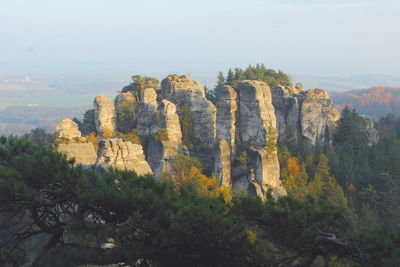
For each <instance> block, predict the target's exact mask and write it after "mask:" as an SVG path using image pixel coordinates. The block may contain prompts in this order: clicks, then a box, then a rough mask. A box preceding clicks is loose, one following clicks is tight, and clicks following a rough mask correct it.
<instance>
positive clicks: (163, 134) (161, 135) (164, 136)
mask: <svg viewBox="0 0 400 267" xmlns="http://www.w3.org/2000/svg"><path fill="white" fill-rule="evenodd" d="M152 136H153V138H154V139H155V140H157V141H159V142H161V141H168V140H169V139H168V132H167V130H166V129H161V130H158V131H157V132H155V133H154V134H153V135H152Z"/></svg>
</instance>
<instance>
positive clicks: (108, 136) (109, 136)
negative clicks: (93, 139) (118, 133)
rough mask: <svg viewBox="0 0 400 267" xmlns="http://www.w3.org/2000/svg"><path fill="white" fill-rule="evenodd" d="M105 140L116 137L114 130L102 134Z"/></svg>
mask: <svg viewBox="0 0 400 267" xmlns="http://www.w3.org/2000/svg"><path fill="white" fill-rule="evenodd" d="M101 135H102V136H103V137H104V138H111V137H114V136H115V132H114V130H111V129H104V130H103V131H102V134H101Z"/></svg>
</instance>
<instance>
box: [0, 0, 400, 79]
mask: <svg viewBox="0 0 400 267" xmlns="http://www.w3.org/2000/svg"><path fill="white" fill-rule="evenodd" d="M399 12H400V1H399V0H363V1H358V0H243V1H239V0H237V1H236V0H186V1H183V0H113V1H112V0H79V1H78V0H25V1H22V0H1V4H0V72H5V73H10V72H53V73H54V72H55V73H61V72H99V73H104V72H113V73H120V72H129V73H144V74H152V73H186V72H193V73H195V72H201V73H210V72H216V71H218V70H225V69H227V68H229V67H234V66H242V67H243V66H246V65H247V64H249V63H252V64H255V63H257V62H260V63H265V64H266V66H267V67H273V68H279V69H282V70H284V71H286V72H289V73H296V74H311V75H346V74H360V73H382V74H391V75H400V15H399Z"/></svg>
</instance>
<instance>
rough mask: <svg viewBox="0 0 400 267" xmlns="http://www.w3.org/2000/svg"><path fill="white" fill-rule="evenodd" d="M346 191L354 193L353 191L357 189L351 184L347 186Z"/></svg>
mask: <svg viewBox="0 0 400 267" xmlns="http://www.w3.org/2000/svg"><path fill="white" fill-rule="evenodd" d="M347 189H348V190H349V191H350V192H355V191H357V188H356V187H355V186H354V185H353V184H349V185H348V186H347Z"/></svg>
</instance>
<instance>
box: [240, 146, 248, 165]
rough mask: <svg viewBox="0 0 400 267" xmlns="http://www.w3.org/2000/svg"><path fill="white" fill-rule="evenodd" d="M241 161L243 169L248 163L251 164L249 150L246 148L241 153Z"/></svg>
mask: <svg viewBox="0 0 400 267" xmlns="http://www.w3.org/2000/svg"><path fill="white" fill-rule="evenodd" d="M239 163H240V167H241V168H242V169H247V165H248V164H249V156H248V155H247V151H246V150H244V151H242V153H240V155H239Z"/></svg>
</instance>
